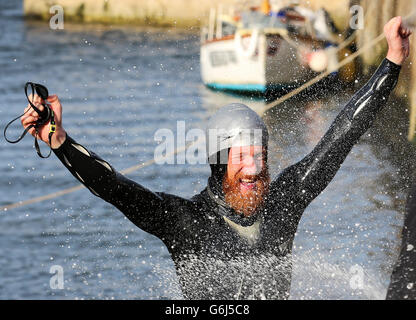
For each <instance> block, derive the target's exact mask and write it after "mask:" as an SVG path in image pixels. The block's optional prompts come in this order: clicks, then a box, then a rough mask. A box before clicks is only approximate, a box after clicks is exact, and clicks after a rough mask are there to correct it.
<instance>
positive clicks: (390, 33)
mask: <svg viewBox="0 0 416 320" xmlns="http://www.w3.org/2000/svg"><path fill="white" fill-rule="evenodd" d="M385 34H386V38H387V42H388V45H389V51H388V54H387V57H386V59H384V61H383V62H382V63H381V65H380V67H379V68H378V70H377V71H376V72H375V74H374V75H373V76H372V78H371V79H370V80H369V82H368V83H367V84H365V85H364V87H363V88H361V89H360V90H359V91H358V92H357V93H356V94H355V95H354V96H353V97H352V99H351V100H350V101H349V102H348V103H347V104H346V106H345V107H344V108H343V110H342V111H341V112H340V114H339V115H338V116H337V117H336V119H335V120H334V122H333V123H332V125H331V126H330V128H329V130H328V131H327V132H326V134H325V135H324V137H323V138H322V140H321V141H320V142H319V143H318V145H317V146H316V147H315V148H314V149H313V150H312V152H311V153H310V154H308V155H307V156H306V157H305V158H303V159H302V160H301V161H299V162H298V163H296V164H294V165H292V166H290V167H288V168H286V169H285V170H283V172H281V173H280V174H279V175H278V177H277V178H276V179H274V180H273V181H271V180H270V175H269V169H268V166H267V157H268V153H267V143H268V131H267V127H266V125H265V124H264V122H263V120H262V119H261V118H260V117H259V116H258V115H257V114H256V113H255V112H254V111H252V110H251V109H250V108H249V107H247V106H245V105H242V104H237V103H235V104H231V105H227V106H225V107H223V108H221V109H219V110H218V111H217V113H216V114H214V115H213V116H212V118H211V119H210V121H209V123H208V129H207V140H208V148H207V150H208V154H207V156H208V160H209V164H210V166H211V176H210V178H209V180H208V186H207V187H206V188H205V189H204V190H203V191H202V192H201V193H199V194H197V195H196V196H194V197H193V198H191V199H184V198H180V197H177V196H175V195H171V194H166V193H162V192H152V191H150V190H148V189H146V188H145V187H143V186H141V185H140V184H138V183H136V182H134V181H132V180H129V179H127V178H126V177H124V176H123V175H121V174H120V173H118V172H117V171H116V170H115V169H114V168H113V167H112V166H111V165H110V164H108V162H106V161H104V160H102V159H101V158H100V157H98V156H97V155H96V154H94V153H93V152H90V151H88V150H87V149H86V148H85V147H83V146H81V145H80V144H78V143H77V142H75V141H74V140H73V139H72V138H71V137H70V136H69V135H67V133H66V132H65V130H64V129H63V127H62V107H61V104H60V102H59V100H58V98H57V96H51V97H49V98H48V101H49V102H50V103H51V107H52V109H53V110H54V112H55V118H56V134H54V135H53V137H52V141H51V147H52V148H53V150H54V153H55V154H56V156H57V157H58V158H59V159H60V160H61V161H62V163H63V164H64V166H65V167H66V168H67V169H68V170H69V171H70V172H71V173H72V174H73V175H74V176H75V177H76V178H77V179H78V180H79V181H80V182H81V183H83V184H84V185H85V186H86V187H87V188H88V189H89V190H90V191H91V192H92V193H93V194H94V195H96V196H98V197H100V198H102V199H103V200H105V201H107V202H109V203H111V204H113V205H114V206H115V207H117V208H118V209H119V210H120V211H121V212H122V213H123V214H125V215H126V217H127V218H128V219H130V220H131V221H132V222H133V223H134V224H135V225H136V226H138V227H139V228H141V229H142V230H144V231H147V232H149V233H151V234H153V235H155V236H156V237H158V238H160V239H161V240H162V241H163V243H164V244H165V245H166V247H167V249H168V251H169V253H170V255H171V257H172V259H173V261H174V264H175V267H176V271H177V275H178V277H179V280H180V283H181V286H182V292H183V295H184V297H185V298H189V299H285V298H287V297H288V295H289V291H290V281H291V259H290V253H291V250H292V242H293V239H294V236H295V232H296V229H297V226H298V224H299V220H300V218H301V215H302V213H303V212H304V210H305V208H306V207H307V206H308V205H309V204H310V203H311V201H312V200H313V199H315V198H316V197H317V196H318V195H319V194H320V193H321V192H322V190H324V189H325V187H326V186H327V185H328V184H329V182H330V181H331V180H332V178H333V177H334V176H335V174H336V172H337V171H338V169H339V168H340V166H341V164H342V162H343V161H344V160H345V158H346V156H347V155H348V153H349V151H350V150H351V149H352V147H353V146H354V144H355V143H356V142H357V141H358V140H359V138H360V136H361V135H362V134H363V133H364V132H366V130H367V129H368V128H369V127H370V126H371V125H372V123H373V121H374V119H375V117H376V114H377V113H378V112H379V110H381V109H382V108H383V107H384V106H385V105H386V102H387V99H388V96H389V94H390V93H391V91H392V90H393V88H394V87H395V85H396V82H397V79H398V76H399V73H400V68H401V67H400V65H401V64H402V63H403V61H404V60H405V59H406V57H407V56H408V54H409V40H408V37H409V35H410V31H409V30H407V29H405V28H403V27H401V18H400V17H396V18H394V19H392V20H391V21H390V22H389V23H388V24H387V25H386V26H385ZM34 102H35V103H39V102H40V98H39V97H35V99H34ZM40 108H41V107H40ZM21 120H22V124H23V126H24V127H25V128H26V127H27V126H29V125H30V124H31V123H33V122H34V121H36V120H37V114H36V113H35V112H34V111H32V112H28V113H27V114H25V115H24V116H23V117H22V119H21ZM29 132H30V133H32V134H35V132H34V129H32V130H31V131H29ZM212 132H215V133H216V134H215V136H214V138H212V136H211V135H212V134H211V133H212ZM48 133H49V126H48V125H45V126H44V127H43V128H42V129H41V130H40V138H41V139H42V140H43V141H44V142H46V143H48ZM211 138H212V139H211Z"/></svg>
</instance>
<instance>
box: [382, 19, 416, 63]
mask: <svg viewBox="0 0 416 320" xmlns="http://www.w3.org/2000/svg"><path fill="white" fill-rule="evenodd" d="M384 34H385V36H386V40H387V43H388V45H389V51H388V53H387V59H389V60H390V61H391V62H394V63H395V64H398V65H402V63H403V62H404V60H406V58H407V57H408V56H409V47H410V43H409V36H410V35H411V34H412V32H411V31H410V29H408V28H405V27H404V26H403V25H402V17H395V18H393V19H391V20H390V21H389V22H387V24H386V25H385V26H384Z"/></svg>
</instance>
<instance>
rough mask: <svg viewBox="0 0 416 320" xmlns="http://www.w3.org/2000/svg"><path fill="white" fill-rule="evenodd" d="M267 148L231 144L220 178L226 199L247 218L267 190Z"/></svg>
mask: <svg viewBox="0 0 416 320" xmlns="http://www.w3.org/2000/svg"><path fill="white" fill-rule="evenodd" d="M269 184H270V176H269V170H268V168H267V163H266V149H265V148H263V147H262V146H246V147H232V148H231V149H230V152H229V154H228V164H227V173H226V174H225V176H224V180H223V190H224V194H225V200H226V202H227V203H228V204H229V205H230V206H231V207H232V208H233V209H234V210H235V211H237V212H238V213H242V214H244V216H246V217H248V216H250V215H252V214H253V213H254V212H255V211H256V210H257V208H258V207H259V206H261V205H262V203H263V201H264V198H265V196H266V195H267V193H268V192H269Z"/></svg>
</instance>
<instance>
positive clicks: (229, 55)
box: [200, 34, 316, 94]
mask: <svg viewBox="0 0 416 320" xmlns="http://www.w3.org/2000/svg"><path fill="white" fill-rule="evenodd" d="M254 37H255V35H253V34H252V35H251V36H245V37H241V38H240V39H236V38H235V37H234V36H233V37H227V38H223V39H218V40H213V41H206V42H205V43H203V44H202V45H201V56H200V59H201V76H202V80H203V82H204V84H205V85H206V86H207V87H209V88H212V89H214V90H222V91H235V92H249V93H250V92H252V93H260V94H265V93H266V92H268V91H288V90H289V91H290V90H292V89H294V88H296V87H297V86H299V85H301V84H303V83H304V82H306V81H307V80H309V79H311V78H312V77H313V76H315V75H316V73H315V72H313V71H311V70H310V68H309V67H308V66H307V65H303V64H301V63H300V62H299V61H300V60H299V52H298V49H297V48H295V47H294V46H292V45H291V44H290V43H288V42H287V41H285V40H284V39H283V38H282V37H281V36H279V35H276V34H271V35H267V34H260V35H258V36H257V38H256V39H254ZM254 41H255V42H256V46H255V50H253V46H252V45H253V43H254ZM250 47H251V49H250Z"/></svg>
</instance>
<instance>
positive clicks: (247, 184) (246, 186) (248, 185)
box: [240, 179, 257, 190]
mask: <svg viewBox="0 0 416 320" xmlns="http://www.w3.org/2000/svg"><path fill="white" fill-rule="evenodd" d="M256 181H257V180H256V179H240V186H241V188H242V189H243V190H254V189H255V188H256Z"/></svg>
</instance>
